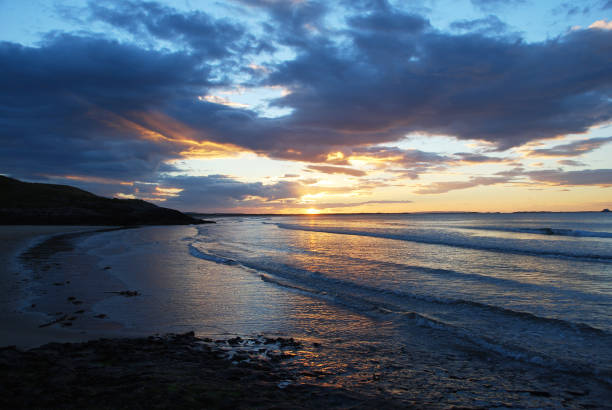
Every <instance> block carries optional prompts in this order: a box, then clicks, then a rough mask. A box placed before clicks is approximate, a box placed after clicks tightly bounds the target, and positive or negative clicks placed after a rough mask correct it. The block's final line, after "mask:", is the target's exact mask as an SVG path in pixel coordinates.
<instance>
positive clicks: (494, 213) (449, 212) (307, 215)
mask: <svg viewBox="0 0 612 410" xmlns="http://www.w3.org/2000/svg"><path fill="white" fill-rule="evenodd" d="M586 213H594V214H600V213H606V212H605V211H603V210H602V211H513V212H498V211H495V212H478V211H430V212H332V213H320V214H303V213H288V214H281V213H276V214H270V213H264V214H255V213H232V212H227V213H201V212H184V214H185V215H189V216H192V217H202V218H215V217H246V216H260V217H261V216H265V217H268V216H301V217H308V218H316V217H320V216H345V215H348V216H350V215H353V216H359V215H368V216H371V215H514V214H586Z"/></svg>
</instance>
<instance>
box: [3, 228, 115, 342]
mask: <svg viewBox="0 0 612 410" xmlns="http://www.w3.org/2000/svg"><path fill="white" fill-rule="evenodd" d="M99 229H101V227H96V226H22V225H19V226H7V225H3V226H0V241H1V242H2V247H1V248H0V278H1V280H0V301H1V302H0V322H1V323H2V327H1V328H0V346H8V345H15V346H17V347H20V348H31V347H36V346H40V345H43V344H45V343H50V342H69V341H82V340H86V339H90V338H93V337H99V336H102V335H103V334H104V332H98V333H96V334H87V335H86V334H83V333H80V331H73V330H71V329H65V328H58V327H55V326H47V327H42V328H41V327H39V326H40V325H41V324H44V323H45V322H48V320H49V318H48V317H47V315H45V314H42V313H37V312H34V311H32V312H28V311H24V310H22V309H19V308H20V304H23V298H25V297H26V296H27V295H26V287H27V286H28V285H29V282H30V278H28V277H26V276H25V275H24V274H23V272H20V270H19V266H17V263H18V261H17V258H18V256H19V255H20V254H21V253H22V252H24V251H26V250H27V249H28V248H29V247H30V246H32V245H33V244H35V243H38V242H40V241H42V240H44V239H45V238H49V237H51V236H54V235H58V234H63V233H74V232H91V231H96V230H99Z"/></svg>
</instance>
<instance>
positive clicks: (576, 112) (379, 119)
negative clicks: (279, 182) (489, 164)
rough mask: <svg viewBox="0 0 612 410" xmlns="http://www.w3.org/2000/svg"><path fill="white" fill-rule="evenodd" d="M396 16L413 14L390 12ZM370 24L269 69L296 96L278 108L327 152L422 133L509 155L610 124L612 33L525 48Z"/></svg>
mask: <svg viewBox="0 0 612 410" xmlns="http://www.w3.org/2000/svg"><path fill="white" fill-rule="evenodd" d="M397 16H400V17H401V16H404V17H405V15H403V14H402V13H401V12H399V11H393V10H392V11H389V16H388V17H389V18H392V17H397ZM368 18H370V17H369V16H365V17H363V18H362V19H361V20H364V19H368ZM349 23H350V20H349ZM364 24H365V23H364V22H363V21H361V22H360V24H359V25H358V26H349V30H347V31H346V36H347V37H348V38H349V40H350V41H346V42H343V43H342V44H341V46H340V45H339V46H335V45H333V44H325V45H319V44H318V43H316V42H314V41H313V43H311V44H309V47H304V48H302V49H299V50H298V55H297V57H296V58H295V59H293V60H289V61H283V62H280V63H278V64H276V65H275V66H273V67H271V68H272V72H271V73H270V75H269V77H268V79H267V83H268V84H270V85H281V86H283V87H285V88H287V89H288V90H290V91H291V92H290V93H289V94H288V95H286V96H284V97H281V98H279V99H277V100H275V101H274V104H275V105H277V106H280V107H290V108H292V109H293V113H292V115H291V116H290V118H288V119H287V123H288V124H290V125H291V126H292V127H293V129H295V130H306V129H310V130H311V135H312V138H313V139H315V140H316V141H317V142H318V143H319V147H321V148H324V147H329V146H330V145H332V143H335V145H336V146H342V145H356V144H358V145H365V144H374V143H384V142H387V141H392V140H397V139H399V138H400V137H401V136H403V135H405V134H407V133H411V132H421V133H425V134H438V135H451V136H455V137H457V138H459V139H479V140H483V141H488V142H491V143H493V144H495V145H496V146H497V148H498V149H500V150H503V149H507V148H510V147H514V146H519V145H522V144H524V143H526V142H529V141H532V140H538V139H543V138H553V137H556V136H558V135H564V134H569V133H580V132H585V131H587V130H588V129H589V127H591V126H592V125H594V124H599V123H602V122H605V121H608V120H609V119H610V118H612V102H611V101H610V99H609V97H610V88H609V76H608V75H607V73H608V72H610V71H612V62H611V61H610V60H609V59H608V58H606V57H605V56H606V54H607V52H606V51H605V50H610V45H609V44H612V34H611V33H610V32H608V31H606V30H578V31H573V32H569V33H567V34H566V35H564V36H562V37H560V38H555V39H551V40H547V41H544V42H539V43H525V42H522V41H516V39H510V38H504V37H495V38H492V37H487V36H486V35H484V34H469V35H452V34H447V33H442V32H437V31H435V30H430V29H425V30H423V31H419V32H414V31H413V30H406V31H405V32H400V33H394V34H393V35H391V34H389V33H388V32H387V31H385V30H381V29H380V30H373V29H371V30H363V29H362V28H361V27H362V26H363V25H364ZM371 26H372V27H377V25H375V24H374V23H372V24H371ZM340 79H341V80H340ZM553 90H554V92H553ZM323 135H325V136H326V137H327V138H321V137H322V136H323ZM330 148H331V147H330Z"/></svg>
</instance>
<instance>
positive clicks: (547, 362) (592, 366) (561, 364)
mask: <svg viewBox="0 0 612 410" xmlns="http://www.w3.org/2000/svg"><path fill="white" fill-rule="evenodd" d="M259 276H260V278H261V279H262V280H263V281H265V282H268V283H272V284H274V285H277V286H280V287H282V288H285V289H288V290H290V291H294V292H298V293H300V294H303V295H308V296H312V297H316V298H319V299H323V300H326V301H328V302H331V303H334V304H337V305H340V306H343V307H345V308H349V309H352V310H357V311H360V312H361V313H362V314H366V315H367V316H372V317H379V318H382V319H385V320H389V319H390V318H392V317H393V318H394V319H395V320H396V321H399V322H402V321H407V322H409V323H412V324H415V325H417V326H420V327H425V328H429V329H433V330H438V331H443V332H447V333H450V334H452V335H453V337H454V338H456V339H460V340H463V341H466V342H468V343H472V344H474V345H476V346H478V347H479V348H481V349H485V350H486V351H489V352H494V353H496V354H499V355H501V356H503V357H507V358H510V359H513V360H517V361H521V362H526V363H532V364H537V365H540V366H544V367H548V368H553V369H555V370H561V371H565V372H570V373H588V374H591V375H594V376H596V377H597V378H599V379H600V380H603V381H606V382H608V381H609V380H610V376H611V372H610V369H607V368H603V369H600V368H598V367H597V365H598V361H597V358H596V359H595V360H592V361H588V362H583V361H581V360H579V359H576V358H574V357H569V356H568V355H556V356H557V357H555V355H551V354H548V353H546V352H545V351H538V350H534V349H533V348H530V347H529V346H520V345H517V344H515V343H512V341H504V340H501V339H496V338H495V337H492V336H489V335H486V334H484V333H483V332H478V331H475V330H473V329H468V328H465V327H461V326H458V325H455V324H453V323H450V322H448V321H444V320H442V319H439V318H437V317H435V316H432V315H429V314H425V313H423V312H416V311H412V310H408V311H407V310H402V309H400V308H398V307H397V306H394V305H393V304H391V303H389V302H384V301H382V302H381V301H371V300H367V299H364V298H362V297H359V296H357V295H354V294H340V293H336V292H333V291H329V292H326V291H321V290H319V291H316V290H313V289H310V288H309V287H307V286H301V285H296V284H293V283H290V282H287V281H286V280H283V279H281V278H278V277H276V275H274V274H270V273H269V272H268V273H261V272H260V273H259ZM450 303H455V304H465V305H471V306H474V307H480V308H485V309H490V310H492V311H496V312H497V313H502V314H506V315H511V316H517V317H519V318H522V319H529V320H535V321H538V322H543V323H545V324H548V325H553V326H555V327H560V328H561V329H562V330H564V331H568V330H569V331H570V333H572V332H577V333H578V334H580V335H581V336H579V340H581V341H583V340H584V336H582V334H584V333H587V334H589V333H590V337H591V339H592V338H593V337H598V338H600V339H602V344H603V345H605V346H608V345H609V344H608V342H609V341H610V338H612V335H610V334H608V333H606V332H604V331H602V330H600V329H596V328H592V327H590V326H588V325H584V324H574V323H569V322H565V321H563V320H558V319H548V318H542V317H538V316H535V315H532V314H529V313H523V312H515V311H512V310H509V309H504V308H497V307H494V306H488V305H484V304H479V303H474V302H469V301H454V302H451V301H449V304H450ZM564 333H565V334H567V332H564ZM562 339H563V342H564V344H565V343H566V342H567V340H566V339H565V338H563V336H562ZM536 346H537V343H536ZM600 353H603V352H600Z"/></svg>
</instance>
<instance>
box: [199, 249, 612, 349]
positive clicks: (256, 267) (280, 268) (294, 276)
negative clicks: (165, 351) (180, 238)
mask: <svg viewBox="0 0 612 410" xmlns="http://www.w3.org/2000/svg"><path fill="white" fill-rule="evenodd" d="M190 253H191V255H192V256H195V257H198V258H201V259H205V260H208V261H212V262H216V263H219V264H224V265H238V266H242V267H244V268H247V269H249V270H252V271H254V272H257V273H258V274H259V275H260V276H261V274H262V273H266V274H271V275H274V276H276V277H277V278H284V279H288V280H290V281H291V284H289V283H288V282H287V281H286V280H285V281H283V282H282V285H283V286H284V287H287V288H293V289H296V290H301V291H304V292H308V293H314V294H317V295H327V294H334V295H336V296H337V295H341V294H346V293H347V292H349V293H350V292H351V291H352V292H353V295H354V294H355V293H360V294H362V295H363V294H365V295H381V296H383V298H384V299H386V298H388V297H389V296H392V297H398V298H403V299H412V300H416V301H421V302H427V303H434V304H440V305H455V306H457V305H464V306H471V307H473V308H477V309H482V310H489V311H491V312H495V313H498V314H503V315H506V316H514V317H517V318H520V319H523V320H529V321H534V322H543V323H548V324H555V325H557V326H559V327H562V328H565V329H568V330H573V331H578V332H585V333H593V334H600V335H607V336H610V337H612V334H608V333H607V332H606V331H604V330H602V329H599V328H596V327H592V326H590V325H587V324H585V323H575V322H569V321H565V320H562V319H556V318H547V317H541V316H536V315H534V314H531V313H528V312H521V311H516V310H512V309H509V308H504V307H500V306H494V305H489V304H486V303H481V302H475V301H469V300H464V299H451V298H443V297H434V296H425V295H418V294H415V293H411V292H405V291H401V290H395V289H384V288H377V287H373V286H369V285H366V284H360V283H355V282H351V281H346V280H342V279H337V278H331V277H328V276H326V275H324V274H322V273H321V272H318V271H310V270H305V269H300V268H296V267H292V266H289V265H285V264H276V265H275V266H273V265H270V264H267V265H265V264H259V263H256V262H255V263H254V262H250V261H236V260H233V259H229V258H225V257H222V256H217V255H212V254H209V253H206V252H202V251H200V250H198V249H197V248H195V247H194V246H193V245H190ZM394 265H397V264H394ZM398 266H404V265H398ZM405 266H407V267H410V268H415V269H420V270H423V271H424V272H431V273H435V274H445V275H453V276H455V275H465V274H463V273H460V272H456V271H449V270H445V269H433V268H427V267H416V266H410V265H405ZM469 275H470V276H478V277H481V278H485V279H486V280H495V281H497V280H499V281H503V282H507V281H509V282H514V281H511V280H508V279H498V278H486V277H483V276H481V275H475V274H474V275H472V274H469ZM267 279H269V278H267V277H266V278H263V277H262V280H266V281H271V280H267ZM278 283H279V284H281V283H280V282H278ZM515 284H518V282H516V283H515ZM524 285H528V286H532V285H531V284H524ZM533 286H535V287H540V286H541V285H533ZM555 290H558V289H557V288H555V289H553V290H551V291H555ZM586 296H588V295H586Z"/></svg>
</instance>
